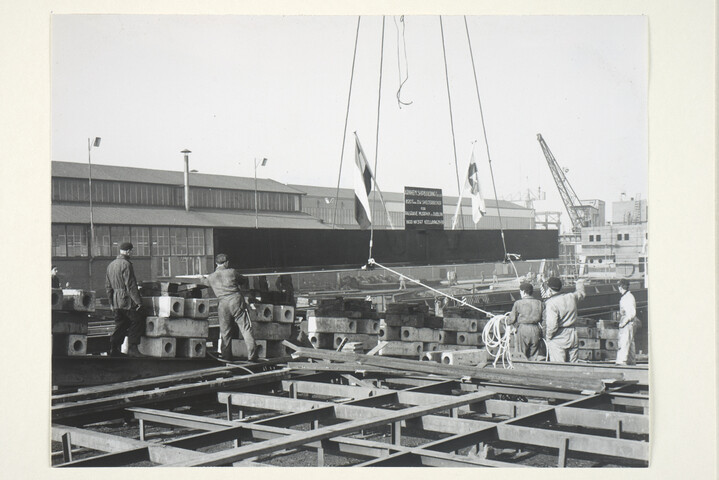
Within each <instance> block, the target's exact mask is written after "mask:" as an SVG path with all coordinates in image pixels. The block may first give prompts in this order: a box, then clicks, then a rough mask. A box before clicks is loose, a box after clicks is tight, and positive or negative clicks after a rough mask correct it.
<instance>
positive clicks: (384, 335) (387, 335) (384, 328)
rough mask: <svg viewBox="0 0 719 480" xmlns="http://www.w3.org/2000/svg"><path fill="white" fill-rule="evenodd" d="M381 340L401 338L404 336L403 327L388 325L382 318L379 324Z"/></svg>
mask: <svg viewBox="0 0 719 480" xmlns="http://www.w3.org/2000/svg"><path fill="white" fill-rule="evenodd" d="M378 337H379V340H385V341H388V340H400V339H401V338H402V327H392V326H389V325H386V324H385V323H384V320H380V325H379V333H378Z"/></svg>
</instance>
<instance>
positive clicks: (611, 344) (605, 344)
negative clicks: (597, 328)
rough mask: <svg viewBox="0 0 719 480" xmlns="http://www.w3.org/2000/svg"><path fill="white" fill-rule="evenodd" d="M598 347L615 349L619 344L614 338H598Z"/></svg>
mask: <svg viewBox="0 0 719 480" xmlns="http://www.w3.org/2000/svg"><path fill="white" fill-rule="evenodd" d="M599 348H602V349H604V350H612V351H616V350H617V349H618V348H619V345H618V343H617V340H616V339H607V340H600V341H599Z"/></svg>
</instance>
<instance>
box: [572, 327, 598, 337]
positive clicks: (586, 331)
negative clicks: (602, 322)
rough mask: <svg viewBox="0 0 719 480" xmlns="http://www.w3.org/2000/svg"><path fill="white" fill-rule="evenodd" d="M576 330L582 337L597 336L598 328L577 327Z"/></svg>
mask: <svg viewBox="0 0 719 480" xmlns="http://www.w3.org/2000/svg"><path fill="white" fill-rule="evenodd" d="M576 331H577V336H578V337H580V338H597V329H596V328H594V327H576Z"/></svg>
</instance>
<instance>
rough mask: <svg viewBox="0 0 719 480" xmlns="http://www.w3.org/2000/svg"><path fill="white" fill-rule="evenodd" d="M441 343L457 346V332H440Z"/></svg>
mask: <svg viewBox="0 0 719 480" xmlns="http://www.w3.org/2000/svg"><path fill="white" fill-rule="evenodd" d="M439 343H443V344H445V345H456V344H457V332H453V331H451V330H440V331H439Z"/></svg>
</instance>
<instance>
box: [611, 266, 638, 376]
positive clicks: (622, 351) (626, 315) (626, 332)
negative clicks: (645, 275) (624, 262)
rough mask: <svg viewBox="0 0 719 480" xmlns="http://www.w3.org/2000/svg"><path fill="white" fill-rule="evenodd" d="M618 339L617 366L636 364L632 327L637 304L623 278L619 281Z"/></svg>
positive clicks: (627, 283)
mask: <svg viewBox="0 0 719 480" xmlns="http://www.w3.org/2000/svg"><path fill="white" fill-rule="evenodd" d="M619 293H621V294H622V296H621V298H620V299H619V315H620V316H619V337H618V341H617V343H618V350H617V360H616V362H615V363H616V364H617V365H634V364H636V360H635V353H634V327H635V323H636V322H635V320H636V318H637V302H636V300H635V299H634V295H632V292H630V291H629V280H627V279H626V278H623V279H621V280H620V281H619Z"/></svg>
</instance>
